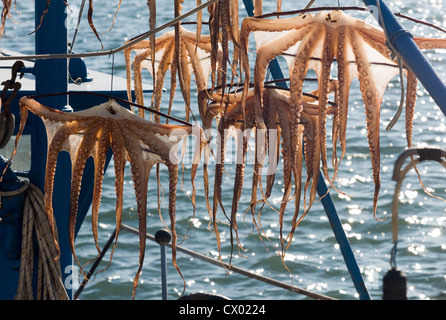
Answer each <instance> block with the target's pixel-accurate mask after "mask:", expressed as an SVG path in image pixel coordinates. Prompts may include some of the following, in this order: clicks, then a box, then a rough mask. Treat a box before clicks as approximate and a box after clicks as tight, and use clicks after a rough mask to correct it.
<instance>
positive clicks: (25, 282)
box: [0, 181, 69, 300]
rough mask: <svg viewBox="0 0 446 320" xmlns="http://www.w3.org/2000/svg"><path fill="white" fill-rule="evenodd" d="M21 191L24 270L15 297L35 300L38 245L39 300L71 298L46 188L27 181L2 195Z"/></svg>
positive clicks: (16, 298)
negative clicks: (50, 220)
mask: <svg viewBox="0 0 446 320" xmlns="http://www.w3.org/2000/svg"><path fill="white" fill-rule="evenodd" d="M21 192H25V203H24V207H23V225H22V252H21V261H20V274H19V282H18V287H17V294H16V296H15V300H34V293H33V286H32V283H33V272H34V265H35V263H34V257H35V250H34V249H35V248H37V249H38V264H37V265H38V271H37V296H36V300H68V299H69V297H68V294H67V292H66V290H65V287H64V285H63V283H62V276H61V275H62V273H61V268H60V263H59V262H58V261H54V260H55V259H54V258H55V257H56V256H57V252H56V247H55V244H54V240H53V236H52V233H51V229H50V226H49V223H48V219H47V216H46V213H45V204H44V202H43V193H42V191H40V189H39V188H37V187H36V186H34V185H33V184H32V183H29V182H28V181H24V185H23V187H21V188H19V189H17V190H14V191H10V192H1V193H0V195H1V196H13V195H16V194H18V193H21ZM56 234H57V232H56ZM34 241H36V243H34ZM35 244H36V245H35Z"/></svg>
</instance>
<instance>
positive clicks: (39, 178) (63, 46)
mask: <svg viewBox="0 0 446 320" xmlns="http://www.w3.org/2000/svg"><path fill="white" fill-rule="evenodd" d="M46 5H47V1H46V0H36V1H35V12H34V15H35V26H36V28H37V26H39V24H40V19H41V16H42V13H43V12H44V11H45V8H46ZM65 10H66V5H65V3H64V1H54V2H53V3H52V4H51V8H50V10H48V12H47V13H46V15H45V18H44V19H43V21H42V24H41V25H40V27H39V28H38V30H37V31H36V32H35V52H36V54H37V55H40V54H44V55H53V54H66V53H67V29H66V27H65V20H66V15H67V14H66V11H65ZM34 70H35V73H34V74H35V90H36V91H35V92H36V93H39V92H40V93H52V92H59V91H67V88H68V63H67V59H58V60H40V61H36V63H35V67H34ZM40 102H41V103H43V104H45V105H50V106H57V107H58V108H60V109H62V108H63V107H64V106H66V105H67V104H68V103H67V97H66V96H65V97H62V96H60V97H48V98H44V99H42V100H41V101H40ZM29 120H30V122H31V123H30V124H31V128H32V135H31V167H30V174H29V178H30V181H31V183H33V184H34V185H36V186H37V187H38V188H39V189H40V190H44V182H45V167H46V156H47V152H46V151H47V134H46V129H45V126H44V125H43V122H42V120H41V119H40V118H39V117H37V116H35V115H31V114H30V117H29ZM67 172H69V173H71V162H70V160H69V157H68V156H65V155H61V156H60V157H59V159H58V163H57V169H56V173H55V177H54V193H53V199H54V201H53V208H54V217H55V221H57V230H58V232H59V247H60V252H61V255H60V266H61V270H62V281H63V283H68V282H69V281H68V282H66V281H65V280H66V278H67V277H68V276H70V274H69V273H68V272H67V271H66V269H67V270H68V269H70V270H71V266H72V264H73V262H72V255H71V249H70V245H69V240H68V233H67V230H68V225H69V222H68V215H67V214H66V213H67V212H69V210H70V204H69V203H70V183H69V177H70V176H71V175H68V181H67ZM67 292H68V294H69V296H70V298H72V297H71V295H72V294H71V290H67Z"/></svg>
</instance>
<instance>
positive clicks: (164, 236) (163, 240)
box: [155, 229, 172, 300]
mask: <svg viewBox="0 0 446 320" xmlns="http://www.w3.org/2000/svg"><path fill="white" fill-rule="evenodd" d="M171 239H172V236H171V235H170V233H169V231H167V230H166V229H160V230H158V231H157V232H156V233H155V241H156V242H157V243H158V244H159V246H160V259H161V298H162V300H167V260H166V246H167V245H168V244H169V242H170V240H171Z"/></svg>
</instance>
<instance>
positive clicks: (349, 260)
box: [243, 0, 370, 300]
mask: <svg viewBox="0 0 446 320" xmlns="http://www.w3.org/2000/svg"><path fill="white" fill-rule="evenodd" d="M243 2H244V4H245V8H246V10H247V12H248V15H249V16H253V13H254V6H253V3H252V0H243ZM269 68H270V71H271V75H272V76H273V77H274V78H275V79H282V78H284V76H283V73H282V70H281V68H280V65H279V63H278V61H277V59H274V60H273V61H271V63H270V66H269ZM317 193H318V195H319V197H322V198H321V202H322V205H323V207H324V209H325V213H326V214H327V217H328V219H329V221H330V225H331V228H332V230H333V233H334V235H335V238H336V240H337V242H338V244H339V247H340V248H341V253H342V255H343V257H344V261H345V263H346V265H347V269H348V271H349V273H350V276H351V278H352V281H353V284H354V286H355V288H356V291H357V292H358V294H359V298H360V299H361V300H370V295H369V293H368V291H367V288H366V286H365V283H364V279H363V277H362V275H361V271H360V270H359V267H358V264H357V262H356V259H355V255H354V254H353V251H352V248H351V246H350V242H349V241H348V238H347V235H346V234H345V231H344V228H343V227H342V223H341V220H340V219H339V215H338V213H337V211H336V208H335V205H334V203H333V199H332V197H331V195H330V193H329V192H328V188H327V185H326V183H325V180H324V177H323V175H322V174H321V173H319V181H318V185H317Z"/></svg>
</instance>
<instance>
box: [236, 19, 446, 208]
mask: <svg viewBox="0 0 446 320" xmlns="http://www.w3.org/2000/svg"><path fill="white" fill-rule="evenodd" d="M255 31H267V32H272V31H275V32H278V31H283V34H282V35H277V34H275V36H274V38H273V39H272V40H270V41H265V42H264V43H263V44H261V45H259V47H258V48H257V59H256V63H255V67H254V87H255V90H256V92H255V94H256V99H257V103H256V122H257V126H258V127H264V121H263V118H262V108H265V105H264V101H263V99H264V97H263V95H262V94H263V90H262V88H263V81H264V78H265V74H266V68H267V66H268V64H269V62H270V61H271V60H272V59H274V58H275V57H277V56H279V55H282V54H284V53H285V54H286V55H285V58H286V59H287V61H288V65H289V74H290V91H291V94H290V99H291V100H290V112H291V115H292V117H294V118H292V119H291V120H292V122H293V123H292V128H291V132H292V139H296V138H297V128H298V126H297V124H298V123H299V120H300V113H301V112H302V103H303V100H302V90H303V84H304V78H305V75H306V73H307V71H308V70H309V69H313V70H315V71H316V74H317V78H318V85H319V89H318V101H319V114H318V128H317V135H318V136H319V140H320V143H319V145H320V147H321V157H322V158H321V160H322V169H323V173H324V175H325V176H326V178H327V179H328V180H329V181H330V182H332V181H331V179H330V178H329V177H328V170H327V161H326V134H325V122H326V104H327V95H328V93H329V91H330V90H331V89H330V85H329V83H330V82H329V80H330V72H331V67H332V63H333V61H336V63H337V74H338V84H337V85H338V89H337V93H338V96H337V104H338V106H339V108H338V112H337V118H338V121H337V124H336V126H337V130H338V132H337V134H336V138H337V139H339V143H340V145H341V149H342V155H341V157H340V160H339V162H338V161H337V160H336V161H335V162H334V163H336V165H337V166H339V163H340V161H341V160H342V159H343V157H344V155H345V151H346V126H347V110H348V97H349V92H350V84H351V82H352V80H353V79H354V78H355V77H356V78H358V79H359V83H360V90H361V92H362V99H363V101H364V106H365V114H366V124H367V139H368V141H369V149H370V155H371V162H372V171H373V180H374V183H375V194H374V200H373V214H374V215H375V214H376V209H377V201H378V194H379V190H380V146H379V121H380V109H381V101H382V97H383V94H384V91H385V88H386V85H387V83H388V81H390V79H391V78H393V77H394V76H395V75H396V74H398V68H397V63H396V61H394V60H392V59H391V57H390V51H389V49H388V48H387V46H386V37H385V34H384V32H383V31H382V30H381V29H378V28H376V27H374V26H372V25H369V24H367V23H366V22H364V21H362V20H358V19H355V18H353V17H350V16H348V15H346V14H345V13H343V12H342V11H332V12H320V13H318V14H316V15H309V14H308V15H300V16H298V17H294V18H285V19H264V18H263V19H262V18H245V19H244V21H243V23H242V28H241V45H242V47H243V49H244V50H242V53H243V56H242V66H243V69H244V71H245V88H246V87H247V84H248V83H249V80H250V69H249V61H248V56H247V54H246V52H247V48H248V39H249V34H250V33H251V32H255ZM414 40H415V42H416V43H417V44H418V46H419V47H420V48H421V49H429V48H439V47H441V48H445V47H446V40H445V39H423V38H417V37H415V38H414ZM405 72H406V74H407V75H410V73H411V72H410V70H406V71H405ZM409 78H410V77H409ZM413 81H416V80H412V79H411V78H410V82H411V83H413ZM414 88H415V89H414ZM414 90H416V85H415V86H414V85H412V84H410V85H409V90H408V93H407V94H408V97H409V96H410V97H412V98H411V99H410V101H414V98H413V96H414V92H416V91H414ZM246 93H247V89H245V94H246ZM409 108H411V109H412V110H413V108H414V105H409ZM408 112H409V114H410V111H408ZM410 126H411V124H410ZM293 145H294V146H296V145H297V143H296V142H294V143H293ZM317 165H318V164H317ZM315 166H316V165H315ZM335 170H337V169H336V168H335Z"/></svg>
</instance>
